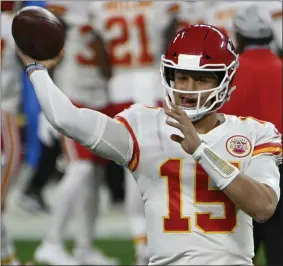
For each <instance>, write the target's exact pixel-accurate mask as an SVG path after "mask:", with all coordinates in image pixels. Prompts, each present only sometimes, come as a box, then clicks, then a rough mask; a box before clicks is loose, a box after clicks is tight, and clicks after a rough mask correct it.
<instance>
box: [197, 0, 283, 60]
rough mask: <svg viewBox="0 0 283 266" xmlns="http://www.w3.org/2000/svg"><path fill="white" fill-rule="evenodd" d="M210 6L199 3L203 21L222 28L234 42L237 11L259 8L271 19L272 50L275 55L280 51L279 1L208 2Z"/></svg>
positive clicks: (280, 16)
mask: <svg viewBox="0 0 283 266" xmlns="http://www.w3.org/2000/svg"><path fill="white" fill-rule="evenodd" d="M209 2H213V3H211V4H209V3H207V4H205V3H200V4H199V5H202V6H199V7H200V9H201V10H202V14H203V20H204V21H205V22H207V23H209V24H211V25H215V26H217V27H221V28H224V29H225V30H226V31H227V32H228V34H229V36H230V37H231V38H232V40H233V41H234V42H236V38H235V32H234V30H233V17H234V16H235V14H236V12H237V11H238V10H241V9H243V8H245V7H248V6H251V5H252V6H260V7H262V8H264V9H265V10H266V11H268V12H269V13H270V15H271V17H272V24H271V27H272V29H273V33H274V39H273V41H272V49H273V51H274V52H275V53H277V54H279V55H280V54H281V51H282V2H280V1H258V2H256V3H255V1H209Z"/></svg>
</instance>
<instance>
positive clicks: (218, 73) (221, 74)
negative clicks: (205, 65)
mask: <svg viewBox="0 0 283 266" xmlns="http://www.w3.org/2000/svg"><path fill="white" fill-rule="evenodd" d="M214 74H215V75H216V77H217V78H218V85H220V84H221V82H222V80H223V79H224V77H225V71H216V72H214Z"/></svg>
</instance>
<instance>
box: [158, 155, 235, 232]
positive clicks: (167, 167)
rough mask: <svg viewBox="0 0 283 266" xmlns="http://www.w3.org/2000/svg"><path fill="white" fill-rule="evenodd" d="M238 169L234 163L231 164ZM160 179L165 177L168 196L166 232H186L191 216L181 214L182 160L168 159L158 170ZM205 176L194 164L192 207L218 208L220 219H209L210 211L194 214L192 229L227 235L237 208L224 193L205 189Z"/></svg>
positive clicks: (189, 230) (206, 183)
mask: <svg viewBox="0 0 283 266" xmlns="http://www.w3.org/2000/svg"><path fill="white" fill-rule="evenodd" d="M233 164H234V165H235V166H237V167H239V165H238V163H233ZM160 176H161V177H162V178H166V181H167V195H168V209H169V210H168V216H167V217H163V228H164V232H166V233H190V232H191V217H187V216H184V215H183V210H182V208H183V196H182V160H181V159H169V160H167V161H166V162H165V163H163V164H162V165H161V167H160ZM209 179H210V178H209V176H208V175H207V173H206V172H205V171H204V170H203V168H202V167H201V165H200V164H198V163H197V164H196V165H195V176H194V184H195V185H194V186H195V189H194V195H193V197H194V204H195V205H199V204H202V205H212V204H213V205H217V204H219V205H221V206H223V208H224V216H223V217H213V214H212V213H211V212H197V213H195V226H196V227H198V228H199V229H200V230H201V231H202V232H204V233H214V234H223V233H224V234H225V233H226V234H229V233H232V232H233V231H234V229H235V228H236V226H237V209H236V206H235V204H234V203H233V202H232V201H231V200H230V199H229V198H228V197H227V196H226V195H225V194H224V192H222V191H220V190H218V189H214V188H211V187H210V186H209V183H210V182H209V181H210V180H209Z"/></svg>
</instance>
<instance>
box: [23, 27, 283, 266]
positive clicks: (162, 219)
mask: <svg viewBox="0 0 283 266" xmlns="http://www.w3.org/2000/svg"><path fill="white" fill-rule="evenodd" d="M18 53H19V56H20V57H21V59H22V61H23V63H24V64H25V65H26V66H27V68H26V71H27V73H28V75H29V77H30V80H31V82H32V83H33V85H34V87H35V91H36V94H37V96H38V99H39V102H40V104H41V107H42V110H43V112H44V114H45V116H46V117H47V119H48V120H49V122H50V123H51V124H52V125H53V126H54V127H55V128H56V129H57V130H58V131H60V132H61V133H63V134H65V135H67V136H68V137H70V138H73V139H75V140H77V141H79V142H80V143H81V144H82V145H84V146H86V147H88V148H89V149H90V150H92V151H93V152H95V153H97V154H99V155H100V156H103V157H105V158H108V159H111V160H114V161H115V162H117V163H119V164H121V165H124V166H127V167H128V168H129V169H130V170H131V172H132V173H133V176H134V177H135V179H136V182H137V184H138V187H139V191H140V193H141V195H142V197H143V200H144V207H145V214H146V220H147V237H148V247H149V255H150V261H149V264H150V265H201V264H202V265H204V264H206V265H227V264H229V265H252V258H253V256H254V252H253V232H252V219H253V218H254V219H256V220H257V221H262V222H264V221H266V220H268V219H269V218H270V217H271V216H272V214H273V213H274V210H275V208H276V205H277V202H278V199H279V196H280V195H279V171H278V164H279V163H281V160H282V147H281V135H280V134H279V132H278V131H277V130H276V128H275V127H274V125H272V124H271V123H269V122H264V121H258V120H256V119H253V118H246V117H236V116H227V115H224V114H218V113H217V112H216V111H217V109H219V108H220V107H221V106H222V105H223V104H224V103H225V102H226V101H227V100H228V99H229V97H230V96H231V93H232V91H233V90H234V89H235V88H232V86H231V83H232V79H233V75H234V74H235V71H236V70H237V67H238V56H237V54H236V52H235V48H234V46H233V43H232V42H231V40H230V39H229V37H228V36H227V35H226V33H225V32H223V31H221V30H220V29H218V28H216V27H213V26H210V25H205V24H197V25H191V26H189V27H187V28H185V29H183V30H181V31H180V32H178V33H177V34H176V36H175V37H174V38H173V40H172V41H171V43H170V44H169V46H168V49H167V51H166V53H165V54H164V55H163V56H162V58H161V68H160V70H161V78H162V83H163V85H164V89H165V97H166V103H167V108H165V109H162V108H150V107H145V106H142V105H139V104H136V105H133V106H132V107H130V108H129V109H126V110H125V111H123V112H122V113H120V114H118V115H117V116H116V118H115V119H111V118H109V117H107V116H105V115H103V114H102V113H99V112H97V111H93V110H88V109H78V108H77V107H75V106H74V105H72V103H71V102H70V100H69V99H68V98H67V97H66V96H65V95H64V94H63V93H62V92H61V91H60V90H59V89H58V88H57V87H56V85H55V84H54V83H53V82H52V80H51V79H50V77H49V76H48V73H47V71H46V68H49V67H51V66H54V65H56V63H57V62H58V60H59V59H60V56H59V57H58V58H54V59H52V60H48V61H44V62H35V60H33V59H32V58H29V57H28V56H26V55H24V54H23V53H22V52H21V51H18ZM251 100H252V99H251ZM239 104H241V103H239ZM251 104H252V103H251ZM254 104H256V103H254Z"/></svg>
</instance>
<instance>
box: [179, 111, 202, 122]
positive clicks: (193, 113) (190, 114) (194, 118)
mask: <svg viewBox="0 0 283 266" xmlns="http://www.w3.org/2000/svg"><path fill="white" fill-rule="evenodd" d="M182 108H183V109H184V111H185V113H186V114H187V116H188V117H189V118H190V120H191V122H196V121H198V120H200V119H202V118H203V117H204V116H205V115H206V114H207V112H205V110H206V108H204V107H201V108H199V109H198V111H196V110H194V109H188V108H184V107H182ZM198 113H200V114H198Z"/></svg>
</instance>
